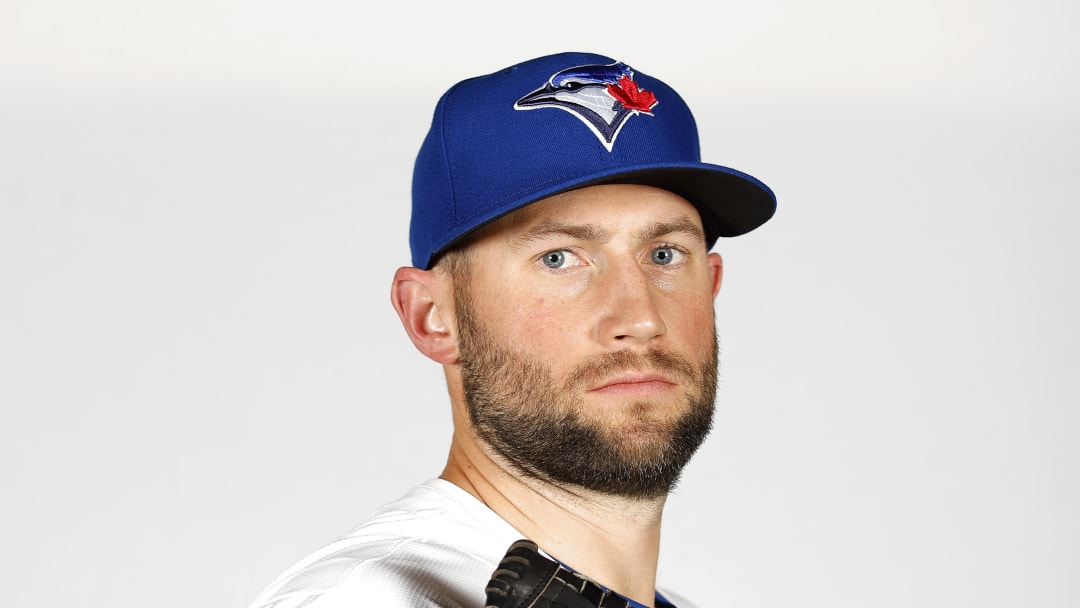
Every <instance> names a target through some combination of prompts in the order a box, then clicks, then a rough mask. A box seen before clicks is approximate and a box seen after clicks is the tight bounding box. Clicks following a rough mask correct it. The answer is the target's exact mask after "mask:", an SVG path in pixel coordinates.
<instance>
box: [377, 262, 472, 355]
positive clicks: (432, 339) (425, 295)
mask: <svg viewBox="0 0 1080 608" xmlns="http://www.w3.org/2000/svg"><path fill="white" fill-rule="evenodd" d="M448 283H449V281H448V279H447V277H446V276H444V275H442V274H440V273H439V272H437V271H435V270H420V269H419V268H413V267H412V266H405V267H402V268H398V271H397V272H396V273H394V283H393V285H392V286H391V288H390V301H391V302H393V304H394V310H396V311H397V313H398V317H400V318H401V324H402V325H403V326H404V327H405V332H406V333H408V334H409V339H410V340H412V342H413V344H414V345H416V348H417V350H419V351H420V352H422V353H424V355H425V356H427V357H428V358H429V359H431V360H432V361H435V362H437V363H442V364H450V363H457V361H458V349H457V332H456V325H455V320H454V316H453V312H452V311H453V299H452V297H451V296H450V295H449V294H450V291H451V290H450V289H449V284H448Z"/></svg>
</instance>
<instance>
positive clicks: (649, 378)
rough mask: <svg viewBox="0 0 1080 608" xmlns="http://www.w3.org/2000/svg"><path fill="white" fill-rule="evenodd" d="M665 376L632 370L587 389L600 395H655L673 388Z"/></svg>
mask: <svg viewBox="0 0 1080 608" xmlns="http://www.w3.org/2000/svg"><path fill="white" fill-rule="evenodd" d="M675 386H676V385H675V382H673V381H672V380H671V379H670V378H668V377H667V376H664V375H662V374H657V373H655V372H633V373H626V374H619V375H618V376H613V377H611V378H608V379H606V380H603V381H602V382H600V383H598V384H597V385H596V386H594V387H592V388H590V389H589V391H588V392H590V393H599V394H602V395H629V394H633V395H643V394H644V395H655V394H660V393H664V392H667V391H669V390H671V389H672V388H675Z"/></svg>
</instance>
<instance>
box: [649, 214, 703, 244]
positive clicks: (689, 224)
mask: <svg viewBox="0 0 1080 608" xmlns="http://www.w3.org/2000/svg"><path fill="white" fill-rule="evenodd" d="M675 232H682V233H685V234H689V235H690V236H692V237H695V238H698V239H701V240H702V241H704V240H705V231H704V230H702V229H701V226H699V225H698V224H697V223H696V222H694V221H693V220H691V219H690V218H688V217H686V216H683V217H678V218H675V219H673V220H671V221H667V222H655V223H652V224H649V225H648V226H646V227H644V228H642V229H641V231H640V232H638V238H639V239H640V240H642V241H651V240H653V239H657V238H659V237H662V236H664V235H666V234H672V233H675Z"/></svg>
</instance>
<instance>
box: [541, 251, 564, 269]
mask: <svg viewBox="0 0 1080 608" xmlns="http://www.w3.org/2000/svg"><path fill="white" fill-rule="evenodd" d="M541 259H542V260H543V262H544V266H547V267H548V268H562V267H563V265H565V264H566V252H565V251H551V252H548V253H545V254H544V257H543V258H541Z"/></svg>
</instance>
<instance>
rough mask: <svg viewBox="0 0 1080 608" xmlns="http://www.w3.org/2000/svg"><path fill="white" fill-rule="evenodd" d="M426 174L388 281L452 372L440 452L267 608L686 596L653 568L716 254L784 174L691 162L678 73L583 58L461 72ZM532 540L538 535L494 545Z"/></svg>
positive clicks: (704, 350)
mask: <svg viewBox="0 0 1080 608" xmlns="http://www.w3.org/2000/svg"><path fill="white" fill-rule="evenodd" d="M413 180H414V181H413V216H412V221H411V229H410V244H411V247H412V255H413V266H411V267H406V268H401V269H400V270H398V272H397V274H396V275H395V277H394V280H393V286H392V293H391V299H392V301H393V305H394V308H395V309H396V310H397V312H398V315H399V316H400V318H401V321H402V324H403V326H404V328H405V330H406V332H407V333H408V335H409V337H410V338H411V339H412V341H413V343H414V344H415V346H416V348H418V349H419V350H420V351H421V352H422V353H424V354H425V355H427V356H428V357H429V358H431V359H432V360H434V361H435V362H437V363H440V364H442V366H443V371H444V374H445V376H446V382H447V386H448V389H449V393H450V402H451V407H452V411H453V421H454V433H453V439H452V443H451V447H450V456H449V459H448V461H447V464H446V467H445V469H444V470H443V472H442V474H441V475H440V477H439V478H438V479H435V480H431V481H428V482H426V483H424V484H422V485H420V486H418V487H416V488H414V489H413V490H412V491H410V492H409V493H408V494H406V496H405V497H403V498H401V499H399V500H398V501H395V502H392V503H390V504H388V505H386V506H384V507H382V508H381V509H379V510H378V511H376V512H375V514H373V515H372V516H371V517H370V518H369V519H368V520H367V521H366V522H365V523H363V524H361V526H359V527H358V528H356V529H355V530H353V531H352V532H350V533H348V534H346V535H345V536H344V537H342V538H341V539H339V540H338V541H335V542H334V543H331V544H330V545H328V546H327V547H325V548H323V549H321V550H319V551H317V552H316V553H314V554H313V555H312V556H310V557H309V558H307V559H305V560H303V561H301V562H299V563H298V564H297V565H295V566H294V567H293V568H292V569H290V570H289V571H288V572H286V573H285V574H284V575H282V576H281V577H279V578H278V580H277V581H275V582H274V583H273V584H271V585H270V587H269V588H267V590H266V591H264V593H263V595H262V596H261V597H260V598H258V599H257V600H256V601H255V603H254V605H253V606H254V607H265V608H271V607H273V608H293V607H296V608H299V607H301V606H304V607H314V608H338V607H344V606H350V607H354V606H380V607H389V606H454V607H462V608H480V607H482V606H485V605H493V606H503V605H505V606H511V605H513V606H517V605H522V606H524V605H527V604H528V603H529V602H533V601H534V600H535V599H536V596H537V595H544V594H546V595H544V597H545V598H548V599H544V600H543V601H538V602H537V605H549V606H576V605H602V606H615V605H619V606H650V607H657V608H660V607H665V606H672V605H675V604H678V605H679V606H680V607H681V608H686V607H687V606H688V605H689V604H687V603H685V602H683V601H679V600H676V598H675V597H674V596H671V595H668V594H664V593H658V592H657V591H656V581H655V579H656V565H657V559H658V555H659V538H660V520H661V513H662V510H663V506H664V501H665V499H666V497H667V494H668V492H669V491H670V490H671V489H672V487H673V486H674V484H675V483H676V481H677V480H678V477H679V473H680V472H681V471H682V468H683V466H684V465H685V464H686V463H687V461H688V460H689V459H690V457H691V455H692V454H693V453H694V452H695V450H696V449H697V448H698V446H699V445H700V444H701V442H702V441H703V440H704V438H705V436H706V435H707V433H708V431H709V428H710V426H711V421H712V410H713V399H714V396H715V390H716V370H717V360H716V356H717V349H716V336H715V330H714V322H713V305H712V302H713V298H714V297H715V296H716V294H717V291H718V290H719V288H720V279H721V271H722V264H721V259H720V256H719V255H718V254H716V253H709V249H710V247H711V246H712V244H713V243H715V241H716V239H717V237H719V236H734V235H738V234H742V233H745V232H747V231H749V230H752V229H754V228H756V227H757V226H759V225H761V224H762V223H764V222H765V221H766V220H768V219H769V218H770V217H771V216H772V214H773V211H774V209H775V198H774V197H773V194H772V192H771V191H770V190H769V189H768V188H767V187H766V186H765V185H763V184H761V183H760V182H758V181H757V180H756V179H754V178H752V177H750V176H747V175H745V174H742V173H739V172H737V171H734V170H732V169H727V168H724V167H719V166H716V165H708V164H704V163H701V162H700V158H699V152H698V141H697V131H696V126H695V124H694V120H693V117H692V116H691V114H690V111H689V109H688V108H687V107H686V105H685V104H684V103H683V101H682V99H680V98H679V96H678V95H677V94H676V93H675V91H673V90H672V89H671V88H669V87H668V86H667V85H666V84H664V83H663V82H661V81H659V80H657V79H655V78H651V77H649V76H646V75H645V74H642V73H640V72H636V71H635V70H633V69H632V68H630V67H629V66H627V65H625V64H623V63H620V62H616V61H614V60H612V59H609V58H607V57H602V56H598V55H591V54H579V53H566V54H561V55H553V56H549V57H542V58H539V59H535V60H532V61H528V62H525V63H522V64H519V65H516V66H513V67H510V68H507V69H505V70H502V71H499V72H495V73H493V74H490V75H487V76H483V77H479V78H474V79H470V80H466V81H463V82H461V83H458V84H457V85H456V86H454V87H453V88H451V89H450V90H449V91H448V92H447V93H446V94H445V95H444V96H443V97H442V99H441V100H440V101H439V103H438V105H437V107H436V110H435V117H434V120H433V122H432V126H431V130H430V131H429V133H428V136H427V139H426V140H425V141H424V144H423V146H422V148H421V150H420V154H419V156H418V158H417V161H416V167H415V172H414V178H413ZM518 539H528V540H530V541H532V543H535V545H533V544H528V543H525V544H519V545H515V546H514V549H513V550H512V551H511V552H510V554H509V556H508V557H507V559H506V560H503V557H504V555H506V554H507V550H508V548H509V547H510V546H511V545H512V544H513V543H514V542H515V541H517V540H518ZM537 545H538V546H539V548H540V551H541V552H542V553H541V552H537V551H535V549H534V548H535V546H537ZM548 558H551V559H552V560H555V561H549V559H548ZM500 562H502V564H501V565H500ZM496 570H497V571H496ZM571 571H573V572H577V573H580V575H583V576H584V577H587V578H579V577H578V576H577V575H574V574H570V572H571ZM493 575H494V576H493ZM489 580H490V582H489ZM583 581H589V582H587V583H586V582H583ZM556 588H558V589H560V591H558V593H562V594H563V595H561V596H560V597H559V598H558V599H556V600H551V599H550V598H549V597H548V596H552V597H554V596H553V595H552V594H554V593H556V592H555V591H552V590H554V589H556ZM530 594H531V595H530ZM571 596H573V597H571ZM586 596H587V598H586V600H582V599H581V598H582V597H586ZM580 601H588V602H589V603H587V604H578V603H575V602H580ZM515 602H516V603H515ZM544 602H548V603H546V604H545V603H544Z"/></svg>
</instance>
